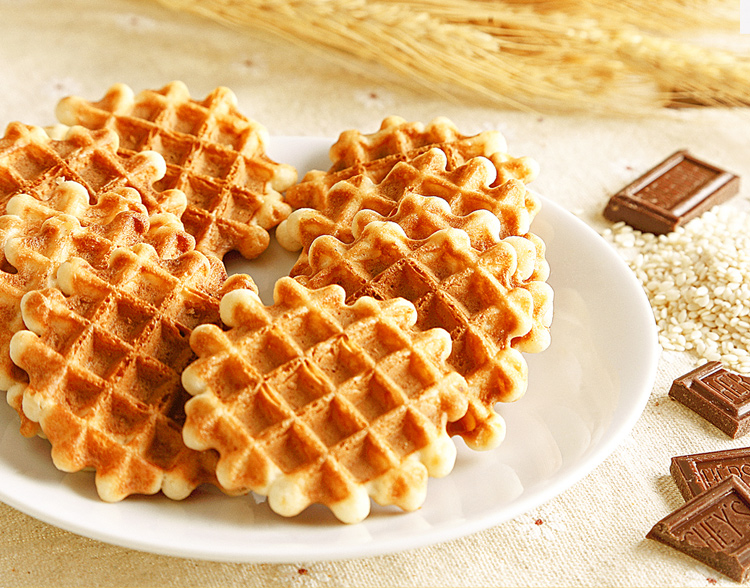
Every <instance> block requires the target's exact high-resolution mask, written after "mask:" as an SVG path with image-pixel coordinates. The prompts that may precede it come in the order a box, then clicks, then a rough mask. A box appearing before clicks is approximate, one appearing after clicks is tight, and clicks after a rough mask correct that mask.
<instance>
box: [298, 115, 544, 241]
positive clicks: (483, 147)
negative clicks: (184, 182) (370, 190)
mask: <svg viewBox="0 0 750 588" xmlns="http://www.w3.org/2000/svg"><path fill="white" fill-rule="evenodd" d="M432 148H439V149H440V150H441V151H443V152H444V153H445V155H446V160H447V161H446V168H447V169H448V170H449V171H450V170H453V169H455V168H456V167H459V166H460V165H463V164H464V163H466V162H467V161H468V160H469V159H472V158H474V157H479V156H484V157H489V158H491V160H492V163H493V164H494V165H495V166H496V174H495V178H494V185H500V184H502V183H504V182H506V181H507V180H509V179H517V180H520V181H522V182H529V181H531V180H533V179H534V177H536V174H537V173H538V165H537V163H536V162H535V161H534V160H532V159H530V158H528V157H522V158H513V157H510V156H509V155H507V154H506V153H505V150H506V148H507V147H506V143H505V138H504V137H503V136H502V134H500V133H499V132H497V131H485V132H482V133H479V134H477V135H473V136H466V135H461V134H460V133H459V132H458V129H457V128H456V126H455V125H454V124H453V123H452V122H451V121H450V120H448V119H447V118H445V117H438V118H436V119H434V120H433V121H432V122H430V123H429V124H428V125H427V126H425V125H423V124H422V123H418V122H407V121H405V120H404V119H403V118H401V117H398V116H390V117H388V118H386V119H385V120H384V121H383V123H382V125H381V127H380V129H379V130H378V131H377V132H375V133H373V134H370V135H365V134H362V133H360V132H359V131H356V130H350V131H344V132H343V133H342V134H341V135H340V136H339V139H338V141H336V143H334V145H333V146H332V147H331V149H330V157H331V162H332V165H331V167H330V169H329V170H328V171H322V170H312V171H310V172H308V173H307V174H305V176H304V178H303V179H302V181H301V182H300V183H299V184H296V185H294V186H292V187H291V188H290V189H289V190H288V191H287V193H286V201H287V202H288V203H289V204H290V205H291V206H292V207H293V208H295V209H298V208H313V209H315V210H319V211H324V210H325V203H326V202H327V200H328V198H327V192H328V190H329V189H330V188H331V187H332V186H334V185H335V184H336V183H338V182H340V181H342V180H350V179H352V178H355V177H356V176H363V177H365V178H367V179H368V180H370V181H372V182H374V183H379V182H380V181H382V179H383V178H384V177H385V176H386V175H388V173H389V172H390V171H391V170H392V169H393V167H394V166H395V165H396V164H397V163H399V162H401V161H406V162H409V161H412V160H413V159H415V158H416V157H418V156H419V155H421V154H422V153H424V152H426V151H429V150H430V149H432ZM297 248H299V247H297Z"/></svg>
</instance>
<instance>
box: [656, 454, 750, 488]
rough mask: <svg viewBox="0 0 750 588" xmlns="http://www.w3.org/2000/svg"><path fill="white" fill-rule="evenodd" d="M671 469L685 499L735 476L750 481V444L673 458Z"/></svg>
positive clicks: (748, 482)
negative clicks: (749, 445)
mask: <svg viewBox="0 0 750 588" xmlns="http://www.w3.org/2000/svg"><path fill="white" fill-rule="evenodd" d="M669 471H670V473H671V474H672V477H673V478H674V481H675V483H676V484H677V487H678V488H679V489H680V493H681V494H682V496H683V497H684V498H685V500H690V499H691V498H695V497H696V496H697V495H698V494H700V493H702V492H705V491H706V490H708V489H709V488H713V487H714V486H716V485H717V484H719V483H720V482H721V481H722V480H725V479H726V478H728V477H729V476H732V475H734V476H737V477H739V478H741V479H742V481H743V482H745V483H746V484H750V447H738V448H736V449H725V450H723V451H711V452H708V453H695V454H693V455H680V456H678V457H673V458H672V465H671V467H670V468H669Z"/></svg>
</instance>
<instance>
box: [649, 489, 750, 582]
mask: <svg viewBox="0 0 750 588" xmlns="http://www.w3.org/2000/svg"><path fill="white" fill-rule="evenodd" d="M646 537H647V538H648V539H653V540H655V541H659V542H660V543H664V544H665V545H669V546H670V547H674V548H675V549H677V550H678V551H680V552H682V553H684V554H685V555H689V556H690V557H693V558H695V559H697V560H698V561H700V562H702V563H704V564H706V565H707V566H710V567H712V568H713V569H715V570H716V571H718V572H721V573H722V574H725V575H726V576H729V577H730V578H732V579H733V580H736V581H737V582H742V581H743V580H745V579H747V578H748V577H749V576H750V487H749V486H748V485H747V484H745V482H743V481H742V480H741V479H740V478H738V477H737V476H730V477H729V478H727V479H726V480H724V481H722V482H721V483H720V484H719V485H717V486H715V487H713V488H711V489H710V490H707V491H706V492H703V493H702V494H699V495H698V496H696V497H695V498H693V499H692V500H689V501H688V502H686V503H685V504H684V505H683V506H681V507H680V508H678V509H677V510H676V511H674V512H673V513H672V514H670V515H668V516H666V517H664V518H663V519H662V520H661V521H659V522H658V523H656V525H654V527H653V529H651V530H650V531H649V532H648V534H647V535H646Z"/></svg>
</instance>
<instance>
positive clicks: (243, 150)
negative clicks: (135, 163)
mask: <svg viewBox="0 0 750 588" xmlns="http://www.w3.org/2000/svg"><path fill="white" fill-rule="evenodd" d="M57 113H58V118H59V119H60V120H61V121H62V122H63V123H65V124H71V125H73V124H79V125H83V126H86V127H88V128H92V129H100V128H111V129H113V130H115V131H116V132H117V134H118V135H119V137H120V145H119V153H120V154H121V155H123V156H125V157H132V156H134V155H135V154H137V153H139V152H142V151H145V150H154V151H156V152H158V153H160V154H161V155H162V156H163V157H164V159H165V161H166V164H167V169H166V173H165V175H164V178H163V179H161V180H160V181H159V182H157V184H156V188H157V189H159V190H169V189H179V190H181V191H182V192H184V193H185V194H186V196H187V208H186V209H185V212H184V213H183V215H182V221H183V223H184V225H185V228H186V230H187V231H188V232H189V233H190V234H192V235H193V236H194V237H195V239H196V243H197V248H198V249H199V250H200V251H203V252H208V253H212V254H214V255H217V256H218V257H223V255H224V254H225V253H226V252H227V251H230V250H233V249H237V250H239V251H240V253H242V254H243V255H244V256H245V257H247V258H249V259H252V258H254V257H257V256H258V255H259V254H260V253H262V252H263V251H264V250H265V249H266V247H267V246H268V243H269V235H268V229H270V228H272V227H274V226H276V225H277V224H278V223H279V222H280V221H281V220H283V219H284V218H286V216H287V215H288V214H289V212H290V210H291V209H290V207H289V206H288V205H287V204H286V203H285V202H284V201H283V198H282V196H281V194H280V192H282V191H283V190H285V189H286V188H288V187H289V186H290V185H291V184H293V183H294V182H295V181H296V177H297V176H296V172H295V171H294V169H293V168H292V167H291V166H289V165H286V164H278V163H275V162H273V161H271V159H270V158H268V156H267V155H266V154H265V151H264V150H265V142H266V138H265V135H266V131H265V129H264V128H263V127H262V126H261V125H259V124H258V123H255V122H253V121H250V120H248V119H247V118H246V117H244V116H243V115H242V114H240V113H239V111H238V110H237V108H236V98H235V96H234V94H233V93H232V92H231V91H230V90H228V89H226V88H217V89H216V90H214V91H213V92H212V93H211V94H209V96H208V97H207V98H206V99H205V100H203V101H201V102H199V101H196V100H193V99H191V98H190V95H189V93H188V90H187V88H186V87H185V86H184V84H182V83H180V82H173V83H171V84H168V85H167V86H165V87H164V88H162V89H161V90H158V91H154V90H146V91H143V92H141V93H139V94H138V95H137V96H133V92H132V90H130V88H128V87H127V86H124V85H123V84H118V85H116V86H113V87H112V88H110V90H109V91H108V92H107V94H106V95H105V97H104V98H103V99H102V100H101V101H100V102H97V103H91V102H87V101H85V100H83V99H81V98H77V97H70V98H66V99H64V100H62V101H61V102H60V104H59V105H58V109H57Z"/></svg>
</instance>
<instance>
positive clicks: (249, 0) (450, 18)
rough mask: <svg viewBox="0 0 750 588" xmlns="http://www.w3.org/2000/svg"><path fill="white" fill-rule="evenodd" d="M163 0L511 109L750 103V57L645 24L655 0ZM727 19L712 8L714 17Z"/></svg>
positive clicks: (697, 0) (676, 6)
mask: <svg viewBox="0 0 750 588" xmlns="http://www.w3.org/2000/svg"><path fill="white" fill-rule="evenodd" d="M159 1H160V2H161V3H162V4H164V5H167V6H169V7H171V8H174V9H176V10H183V11H191V12H194V13H197V14H201V15H203V16H206V17H209V18H212V19H214V20H217V21H219V22H223V23H225V24H228V25H231V26H235V27H238V28H241V29H243V30H249V29H253V28H254V29H261V30H265V31H268V32H271V33H273V34H275V35H279V36H281V37H283V38H285V39H288V40H290V41H292V42H295V43H300V44H302V45H304V46H307V47H317V48H325V49H328V50H332V51H334V52H336V53H338V54H341V55H346V56H349V57H355V58H356V59H357V61H358V62H360V63H363V64H365V63H368V62H378V63H380V64H382V65H384V66H386V67H388V68H390V69H392V70H394V71H396V72H398V73H399V74H401V75H402V76H403V77H404V79H410V80H415V81H418V82H420V83H421V84H423V85H425V86H427V87H429V88H431V89H432V90H435V91H439V92H443V93H449V94H451V95H454V96H455V95H464V96H465V95H467V94H468V95H470V96H473V97H474V98H475V99H477V98H482V99H484V100H489V101H492V102H494V103H499V104H502V105H505V106H510V107H514V108H521V109H537V110H553V109H554V110H562V109H570V108H573V109H588V110H591V109H596V110H600V111H612V110H620V111H623V110H627V111H638V110H640V109H642V108H645V107H648V106H653V105H663V104H668V103H674V102H683V103H691V104H726V105H739V104H749V103H750V88H748V86H747V84H745V83H743V80H748V79H750V65H749V64H748V59H747V58H746V57H743V56H739V55H735V54H733V53H730V52H727V51H719V50H715V49H707V48H703V47H699V46H697V45H694V44H691V43H690V42H687V41H681V40H678V39H671V38H667V37H665V36H663V35H659V34H658V33H656V32H645V31H644V30H642V29H640V28H639V27H638V26H637V23H638V22H641V21H640V20H638V19H636V18H635V17H634V16H633V15H634V14H635V13H637V12H638V11H639V10H646V7H648V6H650V5H649V4H647V2H646V0H623V2H622V4H623V5H624V6H625V7H626V8H627V10H625V11H624V12H622V13H618V12H617V11H614V10H613V9H612V8H607V6H606V2H605V1H604V0H586V1H585V2H583V1H582V2H574V1H573V0H530V1H527V2H521V1H520V0H508V1H506V2H490V1H487V0H420V1H413V2H412V1H400V0H398V1H397V0H380V1H370V2H366V1H365V0H307V1H303V0H287V1H283V0H265V1H261V0H159ZM708 3H709V2H708V0H664V1H663V2H659V1H658V0H657V1H656V2H653V4H654V5H657V6H658V7H659V8H658V9H656V10H655V11H652V14H653V15H654V17H653V18H652V20H651V22H652V23H653V22H657V21H659V20H662V21H664V20H667V21H670V23H672V22H674V21H675V20H676V19H677V16H678V15H682V16H681V17H680V19H681V22H683V23H685V24H686V26H687V24H688V23H692V26H698V17H697V15H696V13H695V12H694V11H695V7H696V6H702V7H705V6H706V5H708ZM582 5H585V7H586V10H584V8H583V7H582ZM666 5H669V7H667V6H666ZM685 7H689V8H691V9H692V10H693V12H689V11H688V10H687V9H686V8H685ZM680 8H682V10H680ZM705 12H706V11H704V13H705ZM622 14H625V15H630V17H629V20H628V19H623V17H622ZM618 15H620V18H619V19H618ZM657 17H658V18H657ZM639 18H641V17H639ZM643 18H645V17H643ZM722 18H723V17H716V18H715V19H711V18H708V17H707V16H705V14H704V21H705V22H707V23H709V24H710V25H711V26H720V25H721V24H722V23H723V22H724V21H723V20H722ZM670 19H671V20H670ZM623 20H625V23H624V24H623ZM657 28H659V27H656V26H654V25H653V24H652V25H651V30H652V31H655V30H656V29H657ZM661 28H664V26H662V27H661Z"/></svg>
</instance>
